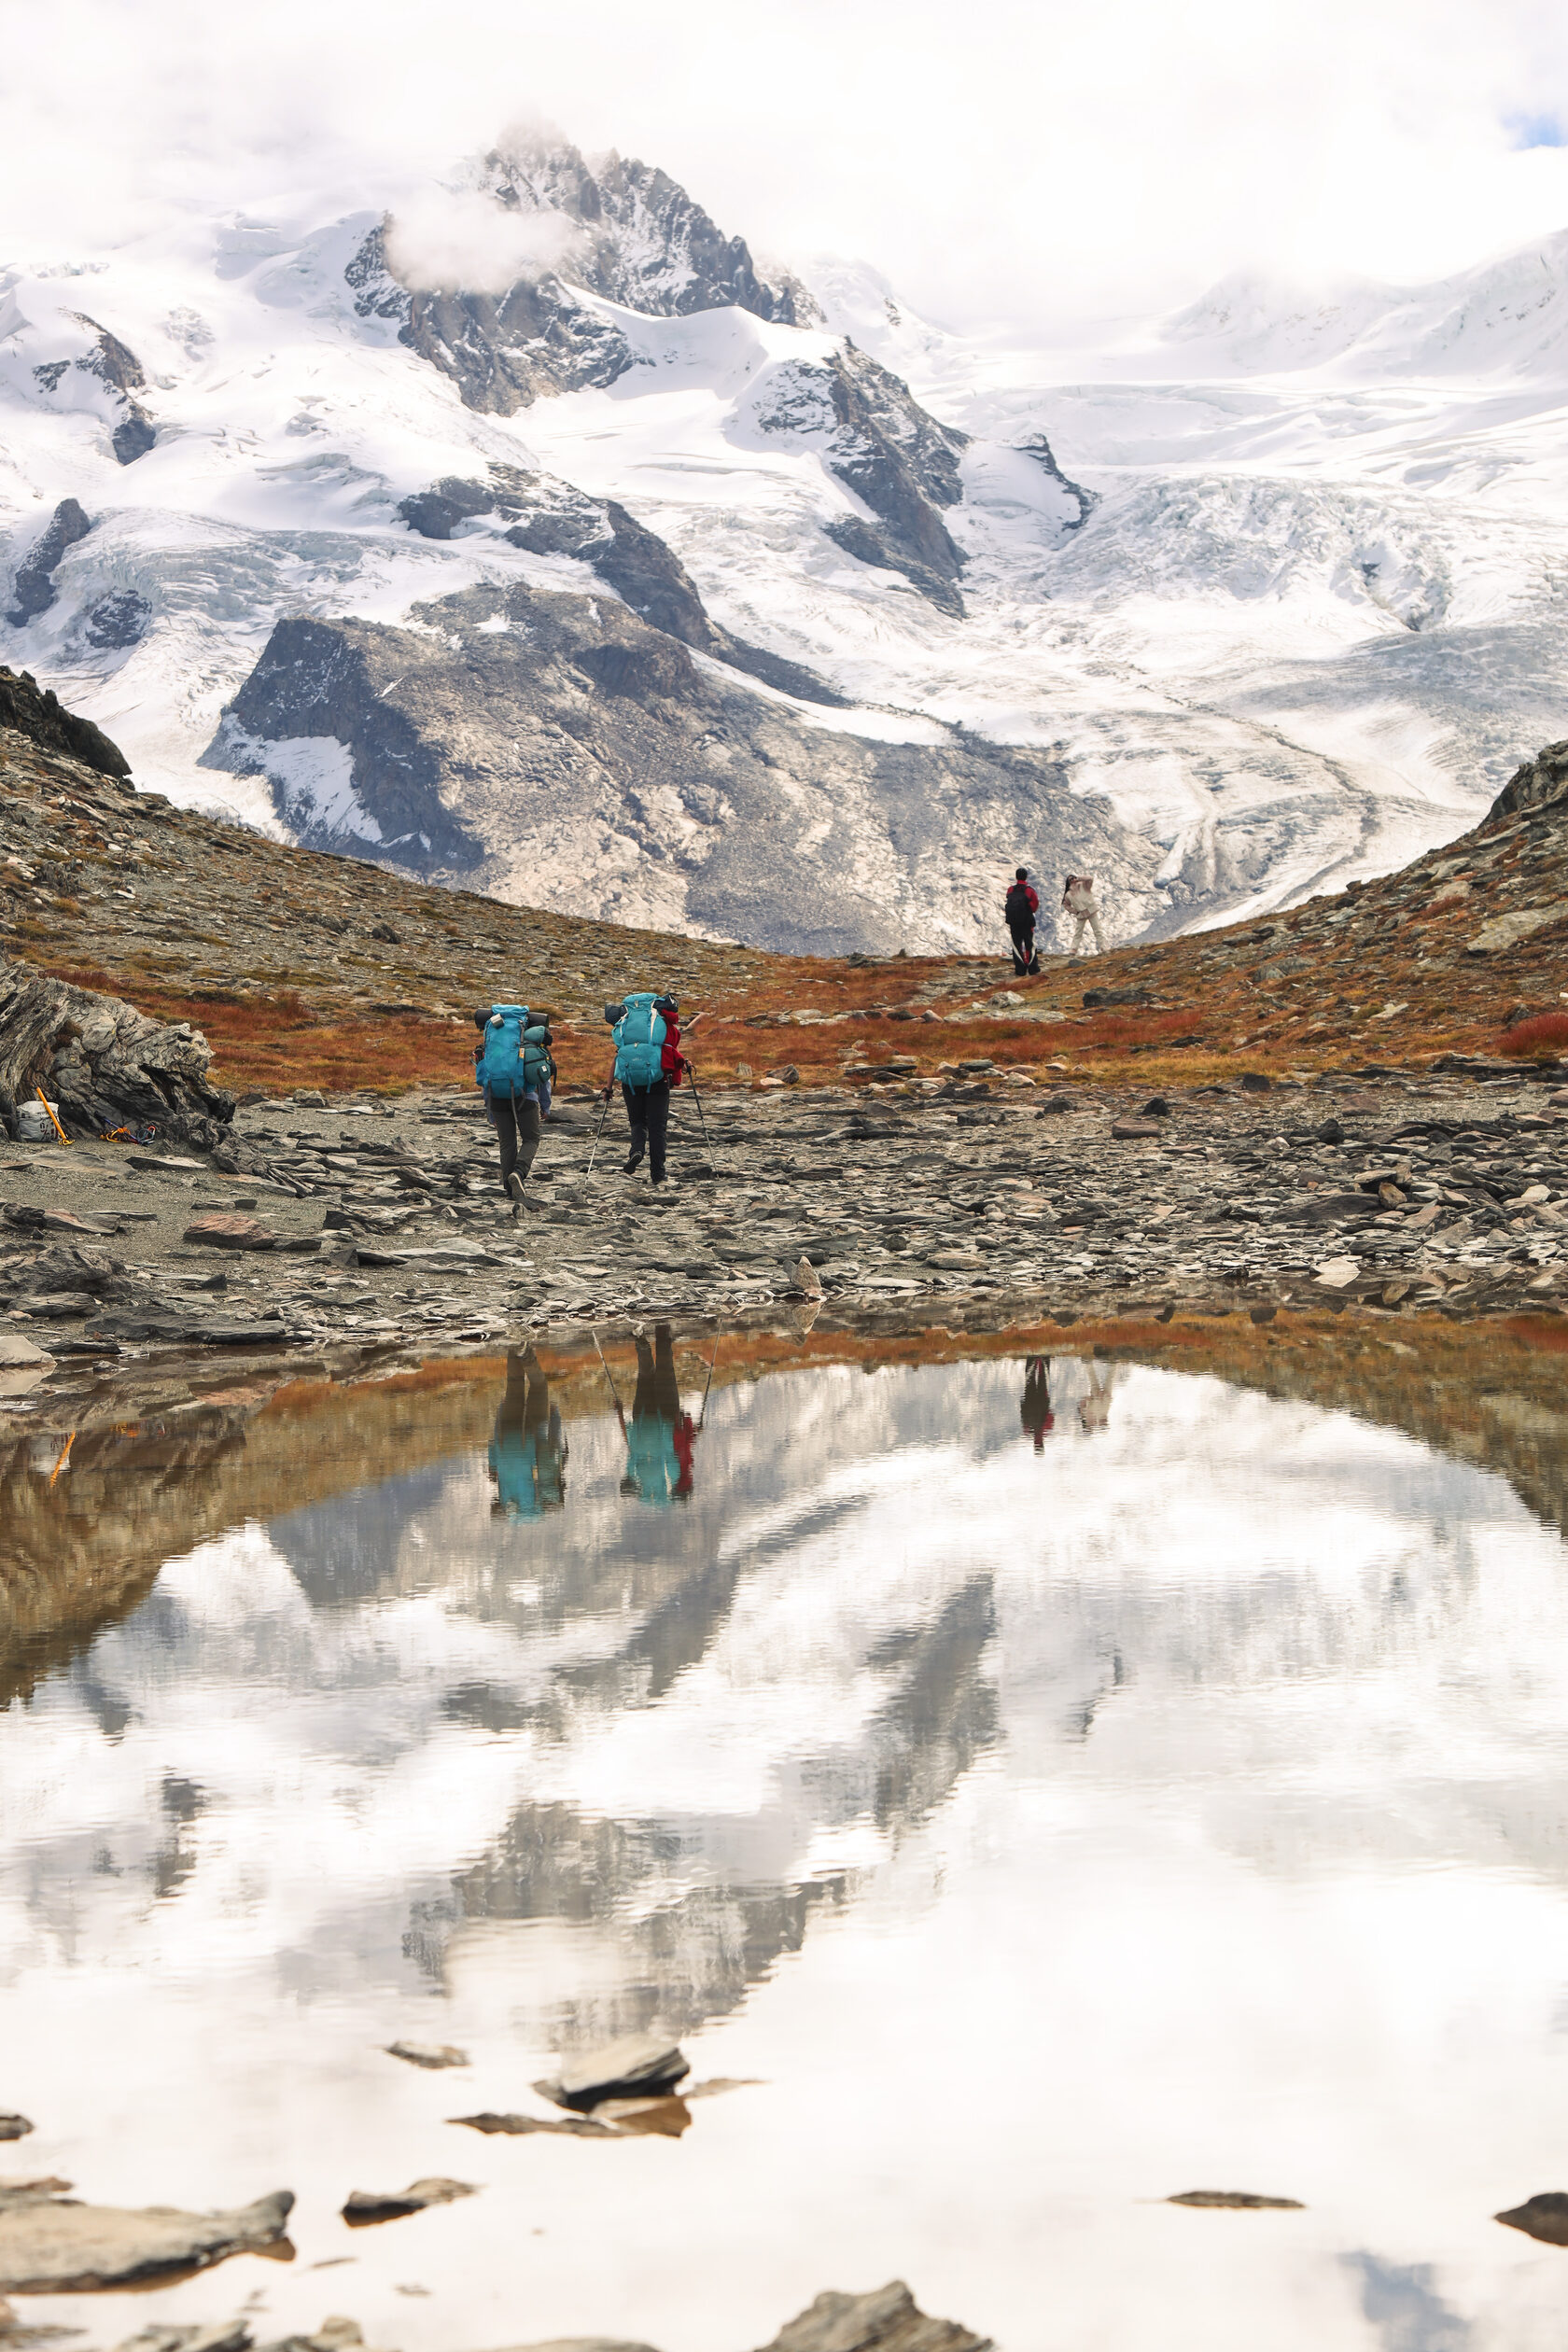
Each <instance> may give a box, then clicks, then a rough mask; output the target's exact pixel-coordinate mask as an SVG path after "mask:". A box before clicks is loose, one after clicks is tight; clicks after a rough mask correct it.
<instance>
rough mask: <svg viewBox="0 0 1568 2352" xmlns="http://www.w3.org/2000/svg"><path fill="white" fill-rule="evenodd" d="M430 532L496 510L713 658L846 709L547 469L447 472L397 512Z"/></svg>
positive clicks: (644, 540)
mask: <svg viewBox="0 0 1568 2352" xmlns="http://www.w3.org/2000/svg"><path fill="white" fill-rule="evenodd" d="M398 511H399V514H400V515H401V516H402V518H403V520H404V522H405V523H407V524H408V525H410V527H411V528H412V529H413V530H415V531H418V532H419V533H420V535H421V536H422V537H423V538H425V539H451V537H452V536H453V533H454V532H455V530H456V529H457V528H458V527H459V526H460V525H462V524H464V523H471V522H477V521H479V520H480V519H481V518H482V517H489V516H495V517H496V518H497V523H498V524H506V525H510V528H508V529H507V530H506V531H505V534H504V536H505V537H506V539H508V540H509V541H510V542H511V545H512V546H513V547H521V548H524V549H525V550H526V551H527V552H528V553H530V554H534V555H568V556H571V557H573V558H574V559H575V560H576V561H577V562H579V563H583V564H589V565H591V566H592V567H593V568H594V570H595V571H596V572H597V573H598V575H599V578H600V579H601V580H603V581H606V582H607V583H608V585H609V586H610V587H611V588H613V589H614V590H615V593H616V595H618V596H621V597H622V598H623V599H624V601H625V602H626V603H627V604H628V605H629V606H630V607H631V609H632V610H633V611H634V612H636V613H639V614H640V615H641V617H642V618H643V620H645V621H648V622H651V623H652V625H653V627H654V628H656V629H663V630H664V631H665V635H666V636H668V637H678V638H679V640H680V642H681V644H682V645H690V646H692V647H693V648H694V650H695V651H698V652H700V653H710V654H712V656H713V658H714V660H715V661H719V662H727V663H728V664H729V665H730V667H731V668H732V669H738V670H741V671H743V672H744V673H745V674H746V675H747V676H748V677H749V678H760V679H762V680H763V684H764V685H768V686H773V687H776V688H777V690H778V692H779V693H786V694H794V695H797V696H798V697H799V698H800V699H801V700H802V701H803V702H815V703H822V704H826V705H828V706H830V707H838V708H842V707H843V705H844V699H845V698H844V696H843V695H842V694H840V693H835V692H834V690H833V687H831V686H828V685H825V684H824V683H823V681H822V680H821V679H819V678H817V677H815V676H814V675H813V673H812V672H811V671H810V670H808V669H805V668H803V667H802V666H801V665H800V664H799V663H798V662H788V661H785V660H783V659H781V658H780V656H778V655H777V654H774V653H768V652H765V651H763V648H762V647H760V646H755V645H747V644H745V643H743V642H742V640H741V639H740V638H738V637H731V635H730V634H729V632H728V630H726V629H721V628H717V627H716V626H715V625H714V623H712V622H711V621H710V620H709V619H708V616H707V610H706V609H705V607H704V605H703V600H702V597H701V596H700V595H698V593H697V588H696V583H695V582H694V581H693V579H692V577H691V575H690V573H689V572H688V571H687V569H686V567H685V566H684V564H682V563H681V561H680V559H679V556H678V555H677V554H676V553H675V552H674V550H673V549H672V548H670V547H667V546H666V545H665V541H664V540H663V539H660V537H659V536H658V534H657V532H655V531H651V530H649V529H648V527H647V525H645V524H642V523H639V522H638V521H637V518H636V516H635V515H632V514H629V513H628V512H627V511H626V509H625V508H624V507H623V506H622V505H620V504H619V503H618V502H617V501H616V500H615V499H614V498H591V497H588V496H587V495H586V493H585V492H583V491H581V490H575V489H573V488H572V486H571V484H570V483H565V482H556V481H553V479H552V478H551V477H550V476H549V475H548V474H528V473H525V472H523V471H522V470H521V469H518V468H514V467H507V466H492V467H491V469H490V482H489V483H488V484H486V483H481V482H469V481H462V480H458V479H456V478H455V477H454V476H451V475H448V476H447V477H446V479H445V480H444V481H441V482H438V483H435V484H434V486H433V487H432V488H430V489H428V490H421V491H418V492H416V493H415V495H414V496H413V497H408V498H405V499H404V500H403V501H402V504H401V505H400V506H399V510H398Z"/></svg>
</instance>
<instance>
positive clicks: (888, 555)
mask: <svg viewBox="0 0 1568 2352" xmlns="http://www.w3.org/2000/svg"><path fill="white" fill-rule="evenodd" d="M749 416H750V419H751V421H752V422H754V423H755V425H756V426H757V427H759V429H760V430H762V431H763V432H764V433H778V434H788V435H792V436H795V437H799V438H807V437H808V438H810V439H812V440H816V441H821V442H822V444H823V449H822V455H823V459H824V462H825V463H826V464H827V466H828V467H829V469H831V470H832V471H833V473H835V474H836V475H837V476H838V479H839V480H840V482H842V483H843V484H844V486H845V488H846V489H847V490H852V491H853V492H854V494H855V496H856V497H857V498H859V499H860V500H861V503H862V504H863V505H865V506H867V507H869V508H870V510H871V512H872V514H873V516H875V522H868V521H867V520H866V519H865V517H864V516H861V515H847V516H845V517H843V518H842V519H841V520H838V521H834V522H833V523H830V524H829V525H828V526H827V528H828V534H829V536H830V538H832V539H833V540H834V541H835V542H836V544H837V545H838V546H840V547H842V548H843V549H844V551H845V553H847V554H849V555H853V556H854V557H855V558H856V560H857V562H859V563H862V564H873V565H875V566H877V567H879V568H880V569H883V570H886V571H896V572H902V573H903V576H904V578H905V579H907V580H908V581H910V582H911V583H912V585H913V586H915V587H917V589H918V590H919V592H920V594H921V595H923V596H926V597H928V598H929V599H930V600H931V603H932V604H934V605H937V606H938V607H939V608H940V609H942V610H943V611H945V612H950V613H953V614H954V615H955V616H957V615H959V614H961V613H962V611H963V599H962V597H961V596H960V595H959V591H958V587H957V585H956V583H957V581H958V579H959V573H960V572H961V571H962V569H963V565H964V557H963V553H962V551H961V549H959V547H958V546H957V545H956V544H955V542H954V540H953V538H952V535H951V533H950V532H949V531H948V529H947V526H946V525H945V523H944V522H943V520H942V517H941V515H940V513H939V512H938V511H937V510H938V509H939V508H941V507H951V506H956V505H958V503H959V499H960V498H961V497H962V496H963V485H962V483H961V482H960V480H959V455H960V454H961V453H962V451H963V449H964V448H965V446H966V444H967V441H968V436H967V435H966V434H963V433H960V432H957V431H955V430H954V429H952V428H951V427H948V426H945V425H939V424H938V423H937V421H936V419H935V418H934V417H933V416H930V415H928V414H927V413H926V411H925V410H924V409H923V408H922V407H921V406H920V404H919V402H918V401H917V399H915V397H914V395H913V394H912V393H911V391H910V389H909V386H908V385H906V384H904V383H903V381H902V380H901V379H900V378H899V377H898V376H896V375H893V374H891V373H890V372H889V370H888V369H886V368H883V367H880V366H878V364H877V362H876V361H875V359H871V358H868V357H866V355H865V353H864V352H862V351H857V350H856V348H855V346H854V344H853V343H847V344H846V346H845V348H844V350H843V351H842V352H835V353H834V354H833V357H832V358H831V359H828V360H826V361H823V362H821V363H818V362H815V361H804V360H790V361H787V362H786V363H785V364H784V365H783V366H782V367H780V368H777V369H775V370H774V371H772V372H771V373H770V374H769V375H768V376H767V377H766V378H765V379H764V381H763V385H762V386H761V387H760V389H759V392H758V396H757V398H756V399H755V400H754V401H753V402H752V404H751V407H750V410H749Z"/></svg>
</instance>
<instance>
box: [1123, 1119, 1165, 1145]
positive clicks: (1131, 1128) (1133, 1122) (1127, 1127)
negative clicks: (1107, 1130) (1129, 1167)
mask: <svg viewBox="0 0 1568 2352" xmlns="http://www.w3.org/2000/svg"><path fill="white" fill-rule="evenodd" d="M1164 1133H1165V1129H1164V1127H1162V1126H1161V1125H1160V1123H1159V1121H1158V1120H1157V1119H1113V1120H1112V1122H1111V1134H1112V1139H1113V1141H1115V1142H1117V1143H1141V1142H1142V1141H1145V1139H1146V1138H1148V1137H1149V1136H1151V1135H1163V1134H1164Z"/></svg>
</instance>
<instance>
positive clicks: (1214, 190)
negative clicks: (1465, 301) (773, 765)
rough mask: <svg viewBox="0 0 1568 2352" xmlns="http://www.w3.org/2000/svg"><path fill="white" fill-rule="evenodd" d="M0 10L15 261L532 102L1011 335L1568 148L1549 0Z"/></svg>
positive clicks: (1482, 184) (469, 132)
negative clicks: (1559, 134)
mask: <svg viewBox="0 0 1568 2352" xmlns="http://www.w3.org/2000/svg"><path fill="white" fill-rule="evenodd" d="M0 21H3V23H4V27H5V35H6V54H7V76H6V83H7V89H6V94H5V97H4V99H3V100H0V109H3V115H0V133H3V135H0V219H3V220H4V221H5V222H6V224H7V231H6V234H7V246H8V248H9V255H10V256H14V257H15V258H18V259H31V258H34V256H35V255H36V254H38V253H40V252H41V251H43V250H44V249H45V247H46V246H48V247H49V248H52V249H55V250H58V249H59V248H60V246H61V245H62V244H64V245H67V246H68V245H70V244H71V242H72V241H73V240H76V241H78V242H79V241H85V240H86V239H88V238H89V237H94V238H96V237H98V236H119V235H124V234H128V233H132V232H133V231H134V230H135V229H137V228H138V227H143V226H145V225H146V224H147V220H148V218H149V217H152V216H155V215H156V214H157V212H158V211H159V210H160V209H161V208H162V207H164V206H166V205H167V204H168V203H169V202H170V201H171V200H175V201H177V202H178V203H181V204H188V205H190V206H193V207H197V208H201V209H207V210H219V209H222V208H223V207H224V206H226V205H227V206H231V207H233V206H237V207H243V208H245V209H246V210H247V211H249V212H251V213H253V214H257V213H260V212H262V211H264V210H265V209H266V208H267V207H268V206H269V205H273V206H275V205H278V204H280V203H285V202H287V204H288V208H289V210H290V212H291V213H292V212H293V211H294V210H295V209H296V205H297V203H298V202H299V201H301V200H303V199H305V198H307V197H308V198H309V200H310V201H311V202H318V203H329V202H331V203H338V204H340V205H343V204H347V203H371V204H373V203H390V204H392V205H393V207H394V209H400V210H402V211H403V213H404V214H405V216H406V215H407V213H408V211H409V204H410V200H411V198H412V197H413V192H414V191H415V189H418V188H419V187H420V186H421V184H423V183H427V181H428V179H429V176H430V175H432V174H435V173H440V172H444V171H446V170H448V169H450V167H451V165H452V164H453V162H454V161H455V159H456V158H457V157H459V156H460V155H462V154H464V153H467V152H470V151H473V150H475V149H480V148H483V147H485V146H487V145H488V144H490V142H491V141H492V140H493V139H494V138H495V136H496V134H497V131H498V129H499V128H500V126H501V125H502V124H503V123H505V122H507V121H509V120H511V119H514V118H515V117H517V116H518V115H519V114H530V115H532V114H538V113H540V112H544V113H548V114H549V115H550V116H552V117H553V118H554V119H556V120H558V121H560V122H561V123H562V124H564V126H565V127H566V129H567V131H568V133H570V135H571V136H572V137H574V138H575V139H576V140H577V141H578V143H579V144H580V145H581V146H583V147H588V148H594V147H603V146H609V145H615V146H618V147H621V148H622V150H623V152H626V153H636V154H641V155H643V156H645V157H647V158H648V159H649V160H651V161H658V162H662V163H664V164H665V167H666V168H667V169H668V170H670V171H671V172H672V173H674V174H675V175H677V176H678V177H679V178H680V179H682V180H684V181H685V182H686V183H687V185H688V186H689V187H690V188H691V189H692V190H693V193H694V194H695V195H696V196H697V197H698V198H699V200H700V201H702V202H703V203H706V204H707V206H708V208H709V209H710V210H711V211H712V212H713V213H714V215H715V217H717V218H718V220H719V221H720V223H721V226H722V227H723V228H724V229H725V230H726V231H739V232H740V233H742V234H744V235H746V236H747V237H748V238H749V239H750V241H751V242H752V244H753V245H754V246H757V247H759V248H761V249H763V250H764V251H766V252H769V253H772V254H779V255H783V256H788V255H789V254H791V252H796V253H798V252H803V251H809V250H813V249H819V248H824V247H826V248H833V249H837V250H840V251H849V252H855V253H860V254H863V255H865V256H867V257H868V258H870V259H874V260H875V261H876V262H877V263H878V264H879V265H880V266H881V267H882V268H883V269H884V270H885V271H886V272H887V273H888V274H889V276H890V277H891V278H892V279H893V280H894V281H895V283H896V284H898V285H899V286H900V287H902V288H903V291H904V292H905V294H906V296H907V298H908V299H909V300H910V301H913V302H914V303H916V305H917V307H919V308H922V309H924V310H927V311H928V312H931V313H932V314H934V315H938V316H940V317H943V318H945V319H947V320H948V321H950V322H952V323H954V324H956V325H963V326H968V327H975V326H979V325H982V324H984V323H986V322H987V321H992V320H994V321H996V322H997V323H999V324H1001V325H1002V326H1004V327H1005V328H1007V329H1009V330H1010V331H1012V332H1018V333H1025V334H1030V335H1032V334H1038V333H1042V332H1049V331H1051V330H1052V329H1055V328H1056V327H1057V326H1059V325H1060V324H1061V323H1062V322H1063V321H1064V320H1065V319H1067V318H1070V317H1071V316H1076V315H1085V314H1096V313H1107V312H1113V311H1126V310H1129V309H1145V308H1149V307H1160V306H1163V305H1165V304H1167V303H1174V302H1177V301H1185V300H1188V299H1190V298H1191V297H1192V296H1193V295H1194V294H1196V293H1197V292H1198V291H1199V290H1201V288H1202V287H1203V286H1204V285H1205V284H1206V283H1207V282H1208V281H1209V280H1211V278H1213V277H1216V276H1218V275H1220V274H1222V273H1225V272H1227V271H1230V270H1233V269H1236V268H1239V267H1249V268H1254V269H1261V270H1265V271H1267V272H1270V273H1285V274H1299V273H1305V274H1308V275H1309V276H1316V277H1323V276H1335V275H1339V274H1342V273H1361V274H1364V275H1369V276H1376V277H1384V278H1406V279H1409V278H1415V277H1421V276H1426V275H1432V274H1437V273H1442V272H1444V271H1447V270H1449V269H1456V268H1460V267H1463V266H1466V265H1468V264H1469V263H1471V262H1473V261H1476V260H1477V259H1482V258H1483V257H1484V256H1486V255H1487V254H1489V253H1491V252H1495V251H1498V250H1501V249H1503V248H1505V247H1506V246H1508V245H1515V244H1520V243H1524V242H1527V241H1528V240H1529V239H1531V238H1532V237H1533V236H1536V235H1539V234H1543V233H1545V232H1546V231H1548V230H1551V229H1554V228H1558V227H1561V226H1563V225H1564V224H1568V149H1564V148H1561V147H1528V148H1521V147H1519V144H1518V139H1519V122H1520V121H1521V119H1529V120H1533V121H1540V120H1544V119H1568V17H1565V16H1564V12H1563V11H1561V9H1560V8H1557V7H1550V6H1547V5H1545V4H1544V0H1276V5H1274V6H1271V7H1266V8H1260V7H1257V6H1256V0H1189V5H1188V6H1187V7H1183V8H1181V9H1177V8H1173V7H1170V6H1169V0H1099V5H1098V6H1096V7H1092V8H1086V7H1084V6H1083V5H1082V0H1039V4H1038V5H1027V4H1026V0H973V5H972V6H971V7H969V8H967V9H965V10H963V11H961V12H959V13H955V12H954V11H953V10H952V9H951V8H950V7H947V6H946V5H945V0H944V5H940V6H939V5H938V0H905V5H902V6H901V7H899V8H898V9H897V10H894V9H892V8H891V7H889V6H887V5H886V0H877V4H876V5H867V0H775V5H774V6H773V7H771V8H769V9H768V10H766V11H754V12H751V13H749V14H748V13H746V12H744V11H737V10H736V9H735V7H734V6H733V0H680V5H679V6H674V5H669V4H668V0H666V4H665V5H664V6H660V5H658V0H598V5H597V6H596V7H595V8H594V9H593V10H591V11H567V10H564V9H562V8H560V7H559V6H558V0H550V5H549V6H548V7H544V6H540V5H530V0H505V4H504V5H503V0H458V4H457V5H453V0H442V5H441V6H439V7H438V6H437V5H435V0H376V5H374V6H372V5H371V0H310V4H309V5H306V0H274V5H273V6H272V7H269V8H268V9H267V10H265V11H263V12H260V13H259V14H258V13H257V12H253V11H252V12H233V11H224V10H217V9H214V8H212V7H210V6H209V5H208V4H207V0H140V5H138V6H136V7H126V6H125V5H124V0H52V5H51V6H50V7H49V8H40V7H35V6H33V5H31V0H0ZM458 226H459V229H461V224H458ZM462 233H467V232H466V231H463V232H462ZM460 243H461V239H460V236H459V240H458V244H459V245H460ZM451 249H452V250H456V249H458V248H457V247H453V248H451ZM486 250H488V248H486ZM442 251H443V248H442V245H441V237H440V236H438V235H435V234H432V237H431V240H430V253H431V257H432V258H431V262H430V266H431V267H433V268H434V267H442V268H444V267H446V266H449V263H448V262H447V261H446V260H444V259H441V254H442ZM496 266H497V267H499V266H501V265H500V263H499V262H498V261H497V265H496Z"/></svg>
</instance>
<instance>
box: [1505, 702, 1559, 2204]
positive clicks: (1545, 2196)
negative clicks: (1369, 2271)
mask: <svg viewBox="0 0 1568 2352" xmlns="http://www.w3.org/2000/svg"><path fill="white" fill-rule="evenodd" d="M1563 748H1564V747H1562V746H1559V749H1563ZM1491 2218H1492V2219H1493V2220H1494V2221H1501V2222H1502V2223H1503V2225H1504V2227H1505V2229H1509V2230H1522V2231H1523V2232H1524V2234H1525V2236H1526V2237H1533V2238H1539V2240H1540V2241H1541V2244H1542V2245H1543V2246H1568V2195H1564V2193H1563V2191H1561V2189H1544V2190H1542V2191H1541V2192H1540V2193H1539V2195H1537V2196H1533V2197H1527V2198H1526V2199H1525V2201H1524V2203H1523V2205H1510V2206H1509V2208H1508V2210H1507V2212H1506V2213H1494V2214H1493V2215H1492V2217H1491Z"/></svg>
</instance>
